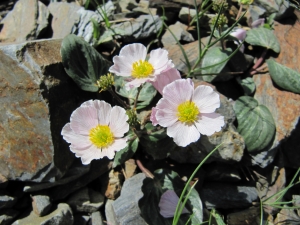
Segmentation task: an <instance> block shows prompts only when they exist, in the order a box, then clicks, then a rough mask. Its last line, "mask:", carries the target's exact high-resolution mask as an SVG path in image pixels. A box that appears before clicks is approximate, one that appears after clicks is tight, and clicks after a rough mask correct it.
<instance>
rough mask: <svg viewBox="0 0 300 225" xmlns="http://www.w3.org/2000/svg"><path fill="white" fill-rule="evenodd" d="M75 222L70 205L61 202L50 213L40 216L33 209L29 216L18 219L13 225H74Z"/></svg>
mask: <svg viewBox="0 0 300 225" xmlns="http://www.w3.org/2000/svg"><path fill="white" fill-rule="evenodd" d="M73 223H74V218H73V214H72V210H71V208H70V206H68V205H67V204H65V203H60V204H58V206H57V208H56V209H55V210H54V211H53V212H52V213H50V214H49V215H46V216H43V217H39V216H38V215H36V214H35V213H34V212H33V211H32V212H31V213H30V215H29V216H27V217H25V218H22V219H19V220H16V221H15V222H14V223H13V224H12V225H28V224H40V225H52V224H57V225H60V224H61V225H73Z"/></svg>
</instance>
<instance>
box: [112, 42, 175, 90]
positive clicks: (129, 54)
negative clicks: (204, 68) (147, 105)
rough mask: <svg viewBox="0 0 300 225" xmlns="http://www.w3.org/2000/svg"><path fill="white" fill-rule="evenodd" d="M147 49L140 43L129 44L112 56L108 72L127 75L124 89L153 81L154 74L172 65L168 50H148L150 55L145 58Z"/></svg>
mask: <svg viewBox="0 0 300 225" xmlns="http://www.w3.org/2000/svg"><path fill="white" fill-rule="evenodd" d="M146 56H147V49H146V47H145V46H144V45H142V44H138V43H135V44H129V45H126V46H124V47H123V48H122V49H121V51H120V54H119V56H115V57H114V58H113V63H114V65H113V66H111V67H110V68H109V72H111V73H115V74H116V75H117V76H123V77H128V78H129V79H130V82H128V83H126V84H125V87H126V89H127V90H128V89H130V88H133V87H138V86H140V85H141V84H143V83H145V82H148V81H155V80H156V76H157V75H159V74H161V73H162V72H163V71H165V70H167V69H170V68H172V67H174V65H173V63H172V61H171V60H169V59H168V51H167V50H164V49H161V48H159V49H156V50H152V51H151V52H150V57H149V59H148V60H146Z"/></svg>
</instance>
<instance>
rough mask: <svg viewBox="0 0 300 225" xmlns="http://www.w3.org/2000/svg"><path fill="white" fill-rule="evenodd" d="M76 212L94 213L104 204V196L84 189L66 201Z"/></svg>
mask: <svg viewBox="0 0 300 225" xmlns="http://www.w3.org/2000/svg"><path fill="white" fill-rule="evenodd" d="M66 202H67V203H68V204H69V205H70V206H71V208H72V209H73V211H74V212H88V213H93V212H96V211H97V210H99V209H100V207H101V206H102V205H103V204H104V196H103V195H102V194H101V193H99V192H96V191H94V190H92V189H90V188H87V187H85V188H82V189H80V190H78V191H76V192H75V193H73V194H72V195H71V196H70V197H69V198H68V199H67V201H66Z"/></svg>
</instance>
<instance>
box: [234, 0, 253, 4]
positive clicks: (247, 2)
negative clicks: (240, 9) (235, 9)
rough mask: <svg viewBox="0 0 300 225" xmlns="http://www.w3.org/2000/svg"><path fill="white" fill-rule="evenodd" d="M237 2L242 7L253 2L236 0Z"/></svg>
mask: <svg viewBox="0 0 300 225" xmlns="http://www.w3.org/2000/svg"><path fill="white" fill-rule="evenodd" d="M238 2H239V3H240V4H242V5H251V4H252V3H253V0H238Z"/></svg>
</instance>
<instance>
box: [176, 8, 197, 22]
mask: <svg viewBox="0 0 300 225" xmlns="http://www.w3.org/2000/svg"><path fill="white" fill-rule="evenodd" d="M194 16H196V10H195V9H191V8H188V7H182V8H181V10H180V12H179V15H178V17H179V19H180V20H181V21H182V22H184V23H189V22H191V20H192V19H193V18H194Z"/></svg>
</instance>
